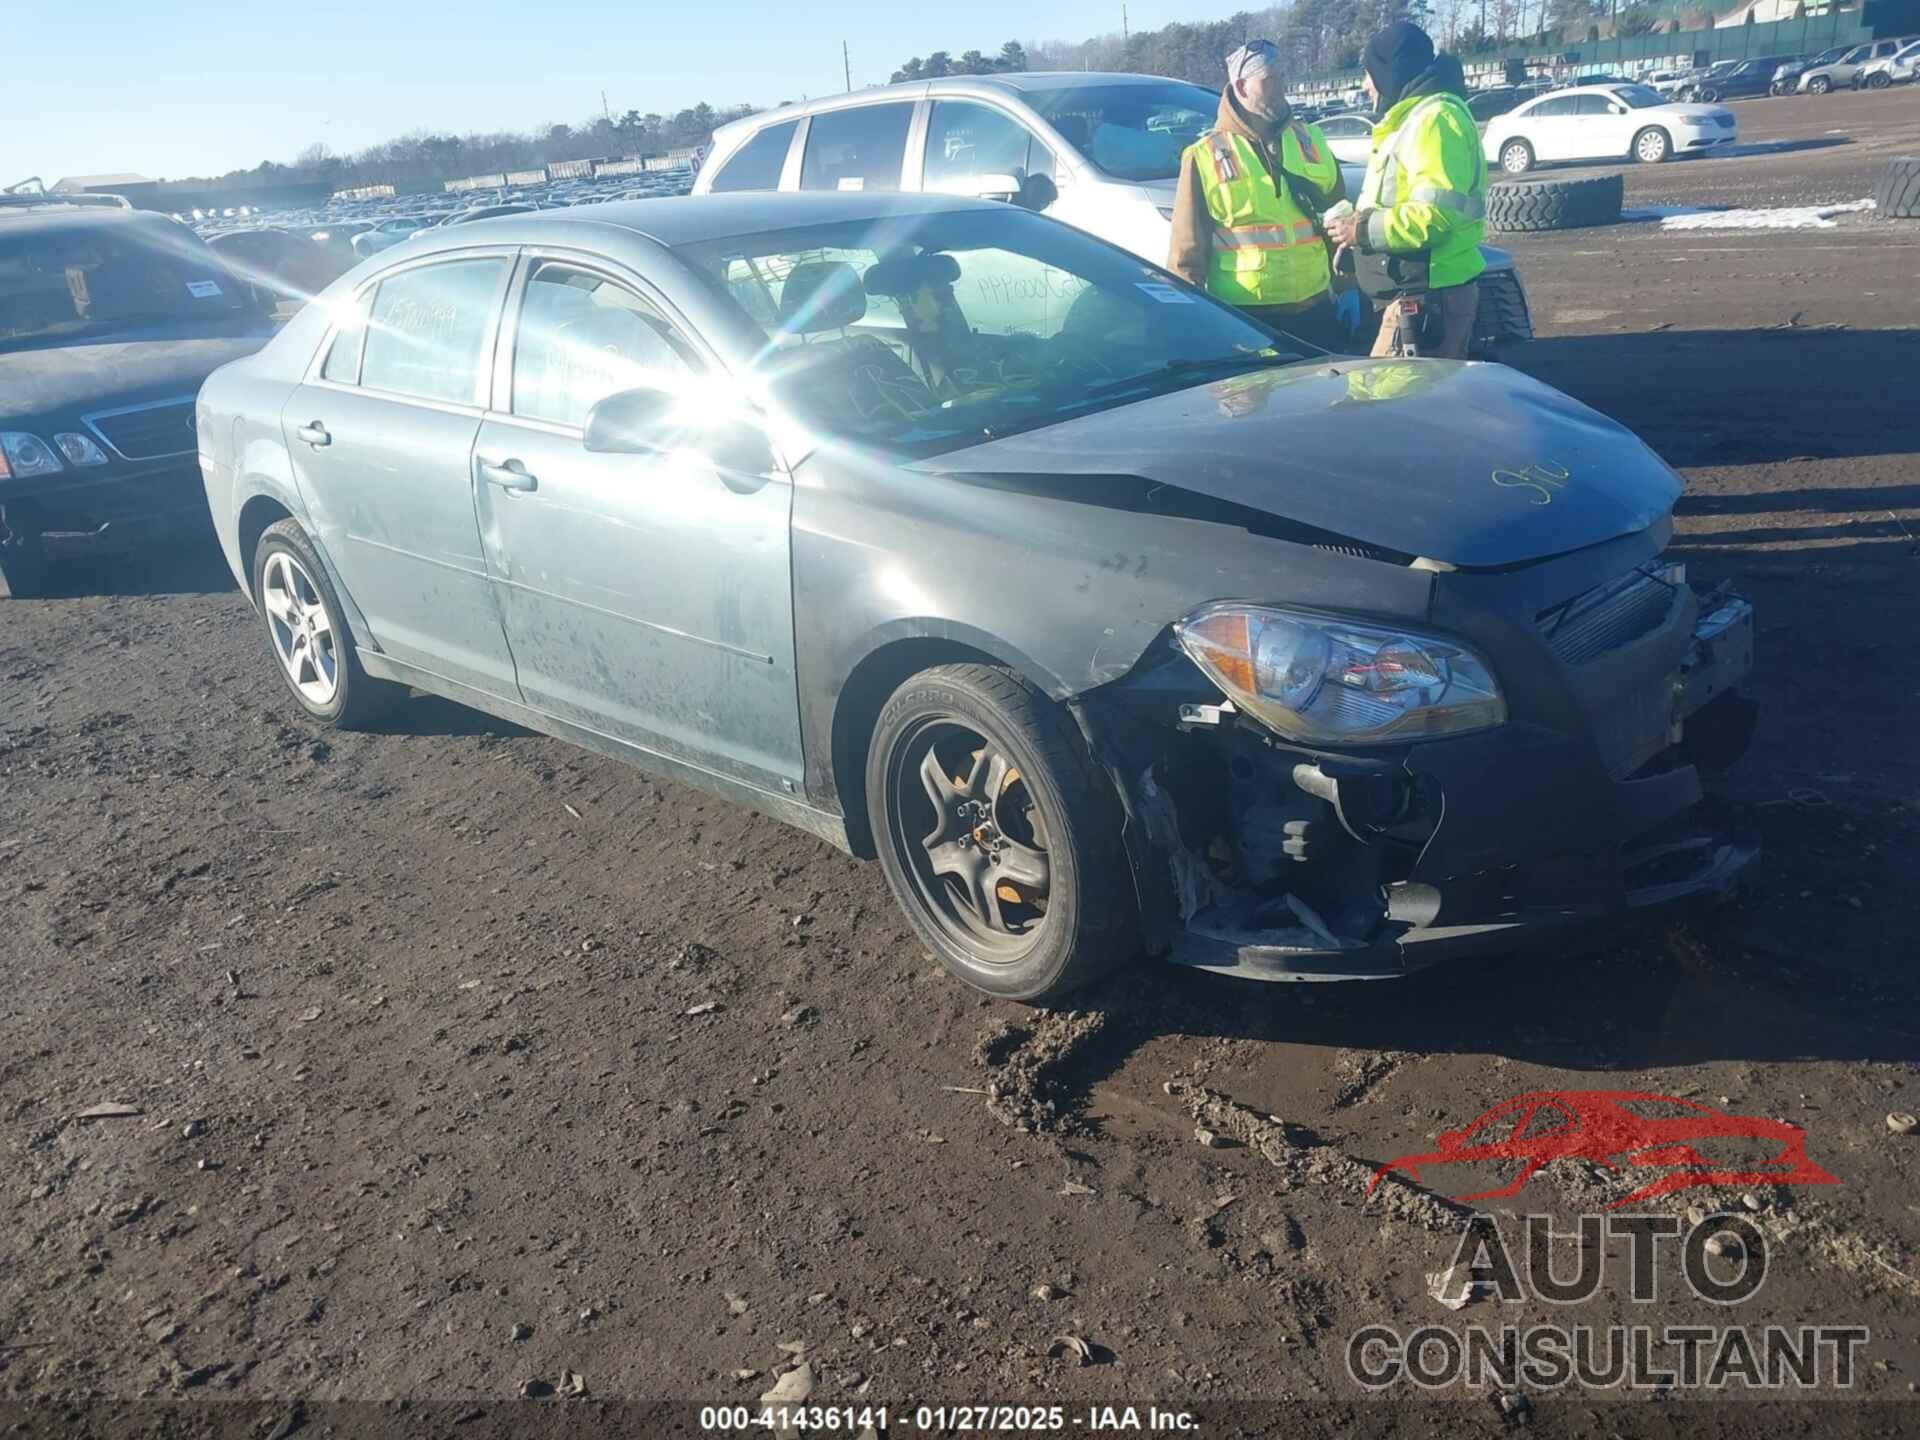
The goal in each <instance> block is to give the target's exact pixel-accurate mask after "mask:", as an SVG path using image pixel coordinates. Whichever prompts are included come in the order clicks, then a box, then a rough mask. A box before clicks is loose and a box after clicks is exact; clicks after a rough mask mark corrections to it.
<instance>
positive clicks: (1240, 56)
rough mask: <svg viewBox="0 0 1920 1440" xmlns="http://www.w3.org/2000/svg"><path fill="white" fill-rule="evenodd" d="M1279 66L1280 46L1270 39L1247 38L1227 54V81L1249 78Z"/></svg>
mask: <svg viewBox="0 0 1920 1440" xmlns="http://www.w3.org/2000/svg"><path fill="white" fill-rule="evenodd" d="M1279 68H1280V47H1279V46H1277V45H1275V44H1274V43H1273V42H1272V41H1271V40H1249V41H1248V42H1247V43H1246V44H1244V45H1242V46H1241V47H1240V48H1239V49H1238V50H1236V51H1234V52H1233V53H1232V54H1231V55H1229V56H1227V83H1228V84H1234V83H1237V82H1238V81H1241V80H1250V79H1252V78H1253V77H1254V76H1255V75H1264V74H1266V73H1267V72H1268V71H1270V70H1278V69H1279Z"/></svg>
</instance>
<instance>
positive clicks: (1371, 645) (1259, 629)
mask: <svg viewBox="0 0 1920 1440" xmlns="http://www.w3.org/2000/svg"><path fill="white" fill-rule="evenodd" d="M1174 633H1175V634H1176V635H1177V636H1178V637H1179V640H1180V646H1181V648H1182V649H1183V650H1185V651H1186V652H1187V654H1188V655H1189V656H1190V657H1191V658H1192V660H1193V662H1194V664H1196V665H1198V666H1199V667H1200V668H1201V670H1203V671H1204V672H1205V673H1206V675H1207V677H1208V678H1209V679H1211V680H1212V681H1213V682H1214V683H1215V684H1216V685H1218V686H1219V687H1220V688H1221V690H1222V691H1224V692H1225V693H1226V695H1227V697H1228V698H1229V699H1231V700H1232V701H1233V703H1234V704H1235V705H1236V706H1237V707H1238V708H1239V709H1240V710H1242V711H1243V712H1245V713H1246V714H1248V715H1251V716H1252V717H1253V718H1254V719H1256V720H1258V721H1260V722H1261V723H1262V724H1264V725H1266V726H1267V727H1268V728H1269V729H1271V730H1273V731H1274V732H1275V733H1276V734H1279V735H1280V736H1282V737H1283V738H1285V739H1288V740H1297V741H1302V742H1306V743H1311V744H1327V745H1364V744H1380V743H1383V742H1387V741H1395V740H1412V739H1421V738H1425V737H1428V736H1434V735H1460V734H1464V733H1465V732H1467V731H1469V730H1484V729H1487V728H1488V727H1490V726H1494V725H1499V724H1503V723H1504V722H1505V721H1506V718H1507V702H1506V699H1505V697H1503V696H1502V695H1501V693H1500V687H1499V685H1497V684H1496V683H1495V682H1494V678H1493V673H1492V671H1491V670H1490V669H1489V667H1488V666H1487V663H1486V662H1485V661H1484V660H1482V659H1481V658H1480V657H1479V656H1478V655H1476V654H1474V653H1473V651H1471V650H1469V649H1467V648H1466V647H1465V646H1463V645H1461V644H1459V643H1457V642H1455V641H1452V640H1448V639H1445V638H1443V637H1442V636H1438V635H1421V634H1415V633H1412V632H1409V631H1402V630H1390V629H1385V628H1383V627H1380V626H1377V625H1367V624H1362V623H1361V622H1359V621H1355V620H1346V619H1342V618H1341V617H1339V616H1336V615H1319V614H1314V613H1311V612H1308V611H1301V610H1282V609H1278V608H1268V607H1264V606H1255V605H1236V604H1220V605H1209V606H1207V607H1206V608H1205V609H1203V610H1200V611H1197V612H1195V613H1194V614H1193V615H1191V616H1189V617H1188V618H1187V619H1185V620H1183V621H1181V622H1180V623H1179V624H1178V625H1177V626H1175V627H1174Z"/></svg>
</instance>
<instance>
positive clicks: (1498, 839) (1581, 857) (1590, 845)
mask: <svg viewBox="0 0 1920 1440" xmlns="http://www.w3.org/2000/svg"><path fill="white" fill-rule="evenodd" d="M1686 618H1687V619H1688V620H1692V621H1693V624H1692V630H1691V642H1690V643H1689V644H1687V645H1686V648H1685V652H1684V656H1683V658H1682V661H1681V663H1680V665H1679V666H1678V668H1677V669H1676V670H1675V671H1673V672H1672V673H1671V674H1670V675H1669V676H1668V677H1667V679H1666V686H1667V688H1666V691H1665V694H1666V696H1667V700H1666V702H1665V703H1666V704H1667V705H1668V706H1669V709H1668V712H1667V717H1668V719H1667V723H1668V726H1669V729H1668V734H1667V737H1666V738H1667V740H1668V742H1669V744H1668V746H1667V747H1666V748H1665V749H1664V751H1663V753H1662V754H1660V755H1659V756H1658V757H1656V758H1655V759H1653V760H1652V761H1651V763H1648V764H1645V765H1643V766H1641V767H1639V768H1637V769H1636V770H1634V772H1633V773H1631V774H1628V775H1626V776H1624V777H1623V778H1616V776H1615V775H1613V774H1610V773H1609V772H1608V771H1607V769H1606V768H1605V766H1604V765H1598V764H1596V763H1595V761H1594V754H1593V747H1592V746H1591V744H1588V743H1583V742H1582V741H1581V740H1580V739H1577V738H1574V737H1569V736H1566V735H1563V734H1560V733H1557V732H1555V731H1553V730H1550V729H1546V728H1544V727H1541V726H1537V725H1530V724H1525V723H1510V724H1508V725H1504V726H1502V727H1500V728H1498V729H1496V730H1491V731H1487V732H1483V733H1481V734H1478V735H1471V736H1462V737H1458V738H1455V739H1450V740H1442V741H1435V742H1431V743H1427V744H1423V745H1417V746H1415V747H1413V748H1412V749H1411V750H1410V751H1409V752H1407V755H1406V757H1405V760H1404V770H1403V771H1402V772H1399V773H1396V774H1394V775H1393V777H1392V778H1393V780H1394V782H1395V783H1405V784H1407V785H1410V786H1425V787H1429V788H1430V790H1434V791H1437V793H1439V794H1440V795H1442V796H1444V809H1443V818H1442V819H1441V820H1440V822H1439V824H1438V825H1437V826H1436V828H1435V830H1434V833H1433V834H1432V836H1431V838H1430V839H1429V840H1428V842H1427V843H1426V846H1425V849H1424V850H1423V852H1422V854H1421V857H1420V860H1419V862H1417V863H1416V864H1415V865H1414V867H1413V870H1412V873H1411V875H1410V876H1409V878H1408V879H1407V880H1405V881H1402V882H1397V883H1394V884H1391V885H1389V886H1388V887H1387V893H1386V899H1387V904H1386V913H1385V921H1384V923H1383V924H1382V925H1381V926H1380V927H1379V928H1378V929H1377V931H1376V932H1375V933H1374V934H1372V935H1370V936H1368V937H1367V938H1366V939H1354V938H1350V937H1347V936H1344V935H1341V934H1340V933H1338V927H1334V926H1330V925H1329V924H1328V923H1327V922H1326V921H1325V920H1323V919H1322V918H1321V917H1320V916H1319V915H1317V914H1315V913H1314V912H1313V911H1311V910H1304V911H1303V909H1302V907H1300V906H1299V905H1297V904H1296V903H1295V902H1294V901H1293V900H1292V899H1288V900H1287V902H1286V903H1287V905H1288V906H1290V907H1291V909H1292V915H1291V917H1289V916H1288V915H1287V913H1286V912H1285V911H1280V910H1279V907H1278V906H1276V905H1275V904H1274V903H1273V902H1271V901H1264V902H1263V901H1258V900H1254V899H1253V898H1252V897H1244V898H1243V899H1242V900H1241V901H1239V902H1231V901H1229V902H1223V903H1215V904H1212V905H1208V906H1205V907H1203V908H1201V909H1199V910H1198V911H1197V912H1196V913H1193V914H1191V915H1190V917H1189V918H1188V919H1187V920H1186V922H1185V923H1184V925H1182V926H1180V927H1179V928H1178V929H1176V930H1175V931H1174V932H1173V934H1172V936H1171V957H1170V958H1171V959H1172V960H1173V961H1174V962H1175V963H1177V964H1181V965H1185V966H1190V967H1192V968H1195V969H1201V970H1208V971H1212V972H1215V973H1220V974H1229V975H1235V976H1240V977H1244V978H1253V979H1267V980H1294V981H1301V980H1329V981H1331V980H1368V979H1391V978H1395V977H1398V976H1402V975H1405V974H1407V973H1409V972H1411V971H1413V970H1416V969H1419V968H1422V967H1424V966H1426V965H1429V964H1432V963H1434V962H1435V961H1439V960H1443V959H1449V958H1453V957H1456V956H1460V955H1464V954H1469V953H1474V952H1478V951H1485V950H1491V949H1499V948H1503V947H1508V946H1511V945H1513V944H1515V943H1518V942H1521V941H1524V940H1525V939H1526V938H1529V937H1530V936H1531V935H1534V934H1545V933H1547V932H1549V931H1552V930H1555V929H1560V928H1564V927H1568V926H1576V925H1577V926H1583V927H1589V928H1590V927H1594V926H1596V925H1600V924H1602V923H1604V922H1607V921H1610V920H1613V919H1617V918H1620V917H1623V916H1632V915H1635V914H1644V913H1646V912H1649V911H1653V910H1656V909H1659V908H1661V907H1664V906H1669V905H1675V904H1679V903H1681V902H1686V901H1690V900H1696V899H1701V898H1706V897H1714V896H1721V895H1725V894H1726V893H1728V892H1729V891H1731V889H1732V888H1733V887H1734V885H1735V884H1736V882H1737V880H1738V878H1739V876H1740V874H1741V872H1742V871H1743V870H1744V869H1745V868H1746V867H1747V866H1748V865H1750V864H1751V863H1752V862H1753V861H1754V860H1755V859H1756V858H1757V856H1758V855H1759V845H1758V843H1757V841H1756V840H1755V839H1754V838H1753V837H1752V836H1751V835H1748V834H1745V833H1741V832H1738V831H1735V830H1733V829H1730V828H1728V827H1725V826H1716V825H1713V824H1710V823H1708V822H1707V821H1706V819H1705V817H1703V816H1702V815H1701V814H1700V813H1699V805H1700V801H1701V799H1702V793H1701V788H1700V781H1699V775H1698V771H1697V769H1696V768H1695V764H1696V762H1697V763H1700V764H1705V765H1708V766H1709V767H1710V768H1717V767H1718V766H1720V765H1723V764H1725V763H1728V762H1730V760H1731V759H1732V758H1735V757H1737V755H1738V754H1739V753H1740V752H1741V751H1743V750H1744V749H1745V746H1746V742H1747V739H1748V738H1749V736H1750V734H1751V729H1752V720H1753V706H1752V705H1751V703H1750V702H1748V701H1745V700H1743V699H1742V698H1741V697H1740V696H1739V695H1737V694H1736V693H1734V687H1735V686H1736V685H1737V684H1738V683H1739V681H1740V680H1741V679H1742V678H1743V677H1744V676H1745V675H1746V674H1747V672H1748V671H1749V670H1750V669H1751V668H1752V662H1753V609H1752V607H1751V605H1749V604H1748V603H1747V602H1746V601H1745V600H1743V599H1738V598H1735V597H1717V598H1715V599H1714V600H1713V601H1711V602H1709V604H1708V606H1707V607H1706V613H1705V614H1704V615H1697V616H1696V612H1694V611H1692V610H1691V609H1689V611H1688V612H1687V616H1686ZM1679 638H1682V639H1684V638H1685V634H1684V632H1682V635H1681V637H1679ZM1302 768H1303V769H1309V770H1311V769H1313V768H1314V767H1302ZM1401 775H1404V777H1405V778H1404V781H1402V780H1401ZM1313 778H1314V779H1315V780H1316V781H1319V782H1323V783H1324V782H1325V780H1326V778H1327V777H1325V776H1322V775H1317V774H1316V775H1315V776H1314V777H1313ZM1570 836H1574V837H1577V839H1576V841H1575V843H1573V844H1571V845H1570V844H1569V837H1570ZM1277 911H1278V913H1279V919H1280V923H1279V924H1278V925H1277V926H1276V919H1275V916H1276V912H1277ZM1290 919H1291V920H1292V921H1297V924H1296V923H1288V921H1289V920H1290Z"/></svg>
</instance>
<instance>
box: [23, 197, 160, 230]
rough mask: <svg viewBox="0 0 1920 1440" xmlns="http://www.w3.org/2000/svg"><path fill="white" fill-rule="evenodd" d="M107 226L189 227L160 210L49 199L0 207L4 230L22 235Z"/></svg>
mask: <svg viewBox="0 0 1920 1440" xmlns="http://www.w3.org/2000/svg"><path fill="white" fill-rule="evenodd" d="M107 225H116V226H124V225H133V226H141V227H145V228H148V229H151V228H153V227H154V226H158V225H164V226H166V227H168V229H169V230H185V229H187V228H188V227H187V226H185V225H182V224H181V223H180V222H179V221H178V220H175V219H174V218H173V217H172V216H171V215H163V214H161V213H160V212H159V211H157V210H122V209H120V208H118V207H117V206H108V205H62V204H60V203H58V202H57V201H49V202H48V203H47V204H46V205H44V206H42V205H34V206H29V207H24V208H21V209H13V208H10V207H0V229H3V230H4V233H5V234H8V235H18V234H21V233H23V232H24V231H28V230H94V229H99V228H100V227H102V226H107Z"/></svg>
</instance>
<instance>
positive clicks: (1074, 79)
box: [713, 70, 1217, 139]
mask: <svg viewBox="0 0 1920 1440" xmlns="http://www.w3.org/2000/svg"><path fill="white" fill-rule="evenodd" d="M1183 83H1187V82H1183V81H1181V80H1179V79H1177V78H1174V77H1170V76H1166V75H1140V74H1135V73H1134V72H1132V71H1125V70H1023V71H1015V72H1012V73H1010V74H1004V75H940V76H935V77H932V78H929V79H923V80H903V81H901V82H900V83H899V84H897V85H869V86H867V87H866V88H865V89H863V90H852V91H849V92H847V93H846V94H844V95H823V96H821V97H820V98H819V99H817V100H805V101H801V102H800V103H799V104H796V105H782V106H780V107H779V108H778V109H776V110H762V111H761V112H760V113H759V114H757V115H748V116H744V117H743V118H741V119H739V120H735V121H733V122H732V123H731V124H727V125H722V126H721V127H720V128H719V129H718V130H716V131H714V132H713V133H714V136H715V137H716V139H717V138H718V137H719V136H722V135H731V134H734V133H736V132H738V131H741V130H758V129H761V128H762V127H764V126H767V125H777V124H779V123H781V122H782V121H785V120H796V119H798V118H799V117H800V116H802V115H813V114H817V113H819V112H820V111H822V110H840V109H845V108H846V107H848V106H850V105H865V104H873V103H875V102H879V101H885V100H914V99H918V98H919V97H920V96H922V95H924V94H926V93H927V89H928V87H929V86H938V87H939V88H940V90H941V91H942V93H944V94H949V95H954V94H959V95H965V94H976V95H1009V94H1011V95H1030V94H1038V93H1041V92H1043V91H1047V90H1066V89H1072V88H1084V87H1087V86H1093V85H1179V84H1183ZM1199 88H1200V89H1202V90H1205V89H1207V88H1208V87H1206V86H1204V85H1202V86H1200V87H1199ZM1216 93H1217V92H1216Z"/></svg>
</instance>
